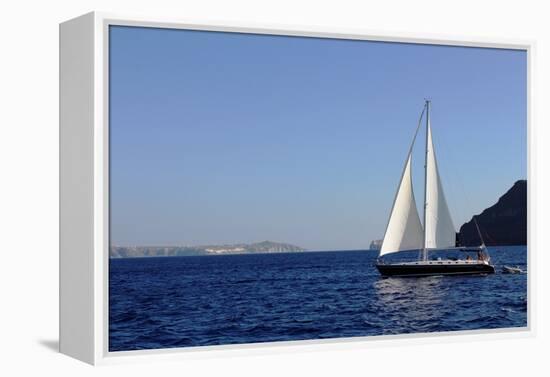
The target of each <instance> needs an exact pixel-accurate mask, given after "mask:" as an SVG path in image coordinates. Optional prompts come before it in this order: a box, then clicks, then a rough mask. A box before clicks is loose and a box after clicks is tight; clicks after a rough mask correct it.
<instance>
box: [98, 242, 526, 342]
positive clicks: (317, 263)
mask: <svg viewBox="0 0 550 377" xmlns="http://www.w3.org/2000/svg"><path fill="white" fill-rule="evenodd" d="M489 250H490V253H491V257H492V261H493V262H494V263H495V265H496V267H497V273H496V274H494V275H487V276H434V277H423V278H412V277H409V278H382V277H380V275H379V274H378V271H377V270H376V268H375V267H374V261H375V259H376V255H377V254H376V253H373V252H370V251H337V252H336V251H335V252H311V253H288V254H258V255H228V256H193V257H169V258H166V257H165V258H135V259H113V260H111V261H110V271H109V274H110V284H109V296H110V301H109V302H110V309H109V310H110V313H109V330H110V333H109V349H110V351H122V350H136V349H151V348H169V347H189V346H203V345H213V344H235V343H255V342H272V341H282V340H285V341H288V340H302V339H321V338H338V337H353V336H369V335H383V334H404V333H415V332H433V331H455V330H471V329H492V328H507V327H524V326H526V325H527V275H526V274H520V275H515V274H502V273H501V267H502V265H504V264H506V265H512V266H519V267H520V268H522V269H526V247H525V246H514V247H492V248H490V249H489Z"/></svg>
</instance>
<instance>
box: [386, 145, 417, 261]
mask: <svg viewBox="0 0 550 377" xmlns="http://www.w3.org/2000/svg"><path fill="white" fill-rule="evenodd" d="M422 233H423V229H422V223H421V222H420V217H419V216H418V210H417V208H416V202H415V200H414V193H413V185H412V172H411V153H409V156H408V158H407V163H406V164H405V169H404V170H403V176H402V177H401V183H400V184H399V189H398V190H397V195H396V196H395V201H394V202H393V208H392V211H391V214H390V220H389V222H388V226H387V228H386V234H385V235H384V241H382V247H381V248H380V256H382V255H384V254H389V253H395V252H397V251H402V250H413V249H420V248H422V241H423V234H422Z"/></svg>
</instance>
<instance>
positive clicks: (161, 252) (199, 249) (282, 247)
mask: <svg viewBox="0 0 550 377" xmlns="http://www.w3.org/2000/svg"><path fill="white" fill-rule="evenodd" d="M303 251H306V249H304V248H302V247H300V246H296V245H292V244H289V243H281V242H273V241H263V242H255V243H250V244H246V243H239V244H226V245H202V246H111V249H110V251H109V257H110V258H146V257H177V256H192V255H236V254H265V253H295V252H303Z"/></svg>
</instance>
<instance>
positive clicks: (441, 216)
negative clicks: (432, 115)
mask: <svg viewBox="0 0 550 377" xmlns="http://www.w3.org/2000/svg"><path fill="white" fill-rule="evenodd" d="M427 127H428V131H427V132H428V136H427V139H428V140H427V151H426V153H427V155H426V207H425V211H426V214H425V221H426V223H425V244H424V247H425V248H427V249H435V248H437V249H442V248H446V247H454V246H455V239H456V234H455V227H454V225H453V220H452V218H451V213H450V212H449V207H448V206H447V201H446V200H445V195H444V194H443V186H442V185H441V178H440V177H439V171H438V169H437V161H436V158H435V150H434V145H433V141H432V128H431V125H430V121H429V119H428V126H427Z"/></svg>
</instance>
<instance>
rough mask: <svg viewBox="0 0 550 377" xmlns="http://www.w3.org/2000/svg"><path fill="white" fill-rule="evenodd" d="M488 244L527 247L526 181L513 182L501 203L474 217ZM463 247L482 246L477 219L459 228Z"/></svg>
mask: <svg viewBox="0 0 550 377" xmlns="http://www.w3.org/2000/svg"><path fill="white" fill-rule="evenodd" d="M474 217H475V219H476V220H477V223H478V225H479V228H480V231H481V234H482V235H483V239H484V241H485V244H486V245H526V244H527V181H526V180H520V181H517V182H516V183H514V185H513V186H512V188H511V189H509V190H508V191H507V192H506V193H505V194H504V195H502V196H501V197H500V199H499V200H498V202H497V203H496V204H495V205H493V206H491V207H489V208H487V209H485V210H484V211H483V212H482V213H481V214H479V215H475V216H474ZM457 238H458V242H459V243H460V245H465V246H472V245H479V243H480V241H479V235H478V232H477V230H476V226H475V223H474V219H473V218H472V220H470V221H469V222H467V223H465V224H464V225H462V226H461V227H460V232H459V233H458V237H457Z"/></svg>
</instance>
